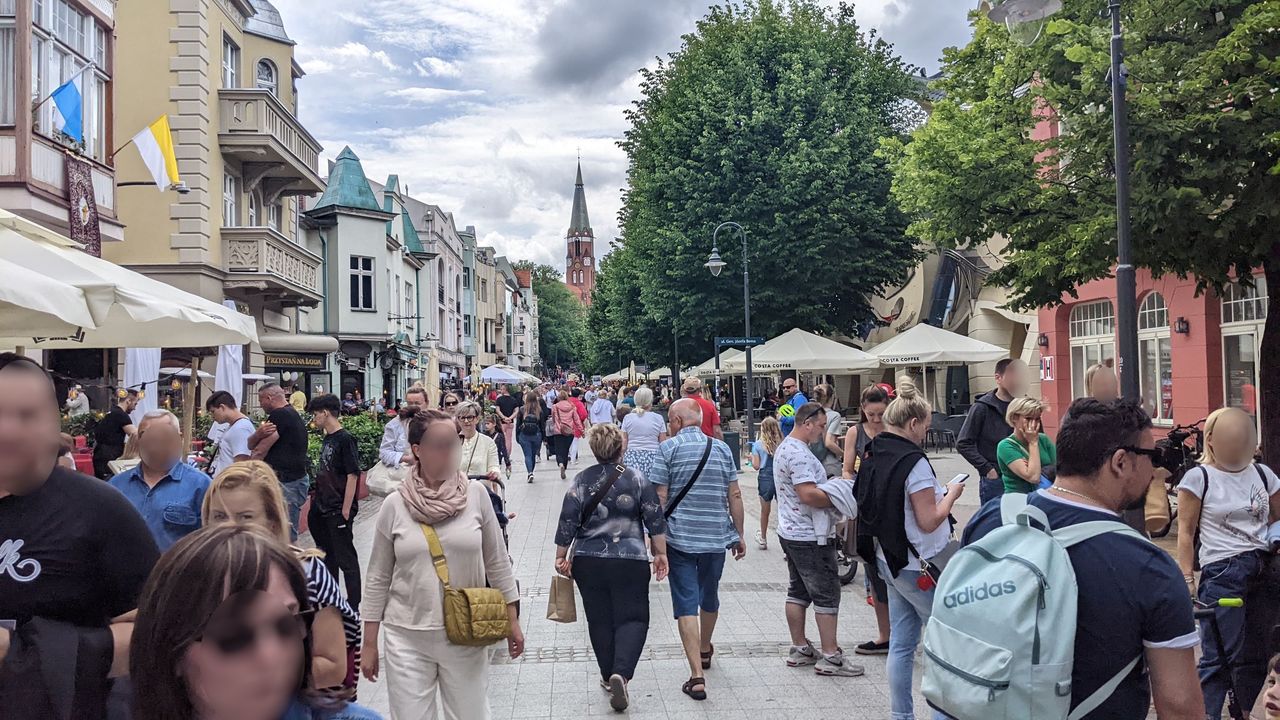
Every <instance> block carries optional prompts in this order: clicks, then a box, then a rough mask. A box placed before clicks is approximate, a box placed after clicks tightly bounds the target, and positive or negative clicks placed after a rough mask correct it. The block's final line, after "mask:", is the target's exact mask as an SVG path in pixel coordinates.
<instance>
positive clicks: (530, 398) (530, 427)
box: [507, 390, 547, 482]
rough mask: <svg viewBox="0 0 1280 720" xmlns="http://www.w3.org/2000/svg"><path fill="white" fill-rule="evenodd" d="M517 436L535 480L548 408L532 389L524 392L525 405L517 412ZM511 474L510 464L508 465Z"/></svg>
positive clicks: (525, 461) (530, 472)
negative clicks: (534, 471)
mask: <svg viewBox="0 0 1280 720" xmlns="http://www.w3.org/2000/svg"><path fill="white" fill-rule="evenodd" d="M515 421H516V422H515V428H516V429H515V436H516V441H517V442H519V443H520V450H521V452H523V453H524V469H525V470H527V471H528V472H529V482H533V468H534V465H536V464H537V462H538V450H539V448H541V447H542V435H543V432H544V431H545V429H546V426H547V408H546V406H545V405H543V404H542V399H541V398H539V397H538V393H536V392H534V391H532V390H530V391H528V392H526V393H525V394H524V405H523V406H521V407H520V409H518V410H516V413H515ZM507 467H508V470H507V473H508V474H510V472H511V470H510V465H508V466H507Z"/></svg>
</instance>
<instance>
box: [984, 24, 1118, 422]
mask: <svg viewBox="0 0 1280 720" xmlns="http://www.w3.org/2000/svg"><path fill="white" fill-rule="evenodd" d="M1120 2H1121V0H1108V2H1107V11H1108V13H1109V14H1110V16H1111V73H1110V75H1111V126H1112V134H1113V135H1114V137H1115V153H1116V158H1115V173H1116V255H1117V257H1116V323H1117V326H1118V327H1117V331H1118V333H1117V334H1118V335H1119V338H1118V340H1119V359H1120V394H1121V395H1123V396H1124V397H1127V398H1134V399H1137V398H1140V388H1139V383H1138V286H1137V278H1136V276H1135V270H1134V267H1133V240H1132V237H1131V235H1130V220H1129V114H1128V109H1127V106H1126V102H1127V101H1126V97H1125V92H1126V90H1127V88H1128V84H1129V83H1128V71H1127V70H1125V67H1124V34H1123V32H1122V30H1121V28H1120ZM1061 9H1062V0H1006V1H1005V2H1001V3H999V4H997V5H996V6H995V7H993V8H992V9H991V10H990V11H989V12H988V13H987V17H989V18H990V19H991V20H992V21H993V22H998V23H1003V24H1005V25H1006V26H1008V27H1009V29H1010V32H1011V33H1013V36H1014V38H1015V39H1017V40H1019V41H1021V42H1026V43H1030V42H1034V41H1035V39H1036V37H1038V36H1039V34H1040V25H1041V24H1043V22H1044V20H1045V19H1046V18H1048V17H1049V16H1051V15H1053V14H1054V13H1056V12H1058V11H1059V10H1061ZM1032 26H1034V28H1035V32H1034V34H1032V35H1031V36H1030V39H1027V33H1025V32H1023V33H1019V32H1015V30H1017V29H1026V28H1028V27H1032Z"/></svg>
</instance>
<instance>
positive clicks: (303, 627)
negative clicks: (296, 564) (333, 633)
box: [199, 610, 315, 655]
mask: <svg viewBox="0 0 1280 720" xmlns="http://www.w3.org/2000/svg"><path fill="white" fill-rule="evenodd" d="M314 614H315V611H314V610H308V611H306V612H301V613H296V614H291V615H281V616H280V617H278V618H276V619H275V620H272V621H270V622H267V623H264V624H263V625H261V626H259V627H253V626H251V625H246V624H244V623H238V622H228V623H224V624H222V625H218V626H213V627H209V628H207V629H205V631H204V633H202V635H201V637H200V638H199V639H200V640H208V641H209V642H210V643H212V644H213V646H214V647H215V648H217V650H218V652H220V653H222V654H223V655H238V654H240V653H243V652H245V651H247V650H250V649H252V648H253V647H255V646H257V644H258V641H259V639H260V638H261V636H262V634H263V633H267V634H275V636H276V637H277V638H279V639H280V640H284V641H292V640H301V639H302V638H304V637H306V636H307V632H308V629H309V628H310V627H311V618H312V616H313V615H314Z"/></svg>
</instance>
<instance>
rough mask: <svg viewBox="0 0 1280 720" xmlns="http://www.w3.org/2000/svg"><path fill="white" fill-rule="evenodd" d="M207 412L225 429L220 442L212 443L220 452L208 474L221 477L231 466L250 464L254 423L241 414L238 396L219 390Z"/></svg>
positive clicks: (218, 439)
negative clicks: (234, 464) (241, 463)
mask: <svg viewBox="0 0 1280 720" xmlns="http://www.w3.org/2000/svg"><path fill="white" fill-rule="evenodd" d="M204 405H205V409H206V410H207V411H208V412H209V414H210V415H211V416H213V420H214V422H216V423H218V424H219V425H222V430H221V432H219V433H218V436H217V438H216V439H215V438H214V437H212V435H213V431H212V430H211V431H210V438H209V439H210V440H212V441H213V442H214V443H216V445H217V447H218V450H217V452H216V453H215V454H214V456H213V460H212V462H210V464H209V473H210V474H211V475H213V476H215V477H216V476H217V475H218V473H220V472H222V471H223V470H225V469H227V468H228V467H230V466H231V463H234V462H239V461H241V460H248V459H249V457H250V456H251V455H252V454H253V452H252V451H251V450H250V449H249V438H250V437H251V436H252V435H253V430H254V428H253V421H252V420H250V419H249V418H248V417H247V416H246V415H245V414H244V413H242V412H240V408H239V406H237V405H236V399H235V396H233V395H232V394H231V393H229V392H227V391H226V390H219V391H217V392H215V393H214V394H212V395H210V396H209V399H208V400H207V401H206V402H205V404H204Z"/></svg>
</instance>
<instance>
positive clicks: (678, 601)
mask: <svg viewBox="0 0 1280 720" xmlns="http://www.w3.org/2000/svg"><path fill="white" fill-rule="evenodd" d="M724 556H725V553H724V552H723V551H722V552H718V553H714V552H713V553H687V552H681V551H679V550H677V549H675V548H673V547H671V546H670V545H668V546H667V563H668V564H669V566H670V570H669V571H668V575H667V580H668V582H669V584H670V585H671V605H672V607H673V609H674V610H675V616H676V619H677V620H678V619H680V618H682V617H689V616H696V615H697V614H698V610H699V609H701V610H702V611H703V612H708V613H713V612H719V611H720V575H721V574H722V573H723V572H724Z"/></svg>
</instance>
